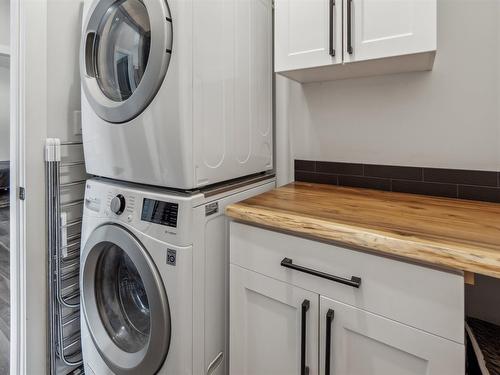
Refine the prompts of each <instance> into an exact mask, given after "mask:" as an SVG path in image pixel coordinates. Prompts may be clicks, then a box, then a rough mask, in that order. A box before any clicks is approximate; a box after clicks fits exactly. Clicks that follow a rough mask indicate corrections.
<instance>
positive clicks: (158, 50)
mask: <svg viewBox="0 0 500 375" xmlns="http://www.w3.org/2000/svg"><path fill="white" fill-rule="evenodd" d="M171 54H172V18H171V15H170V10H169V8H168V4H167V3H166V1H165V0H95V2H94V4H93V6H92V7H91V9H90V11H89V17H88V18H87V21H86V27H85V32H84V35H83V40H82V53H81V62H80V66H81V79H82V87H83V90H84V92H85V95H86V98H87V100H88V101H89V103H90V105H91V107H92V108H93V110H94V111H95V112H96V114H97V115H99V116H100V117H101V118H103V119H104V120H106V121H108V122H112V123H122V122H126V121H129V120H131V119H132V118H134V117H136V116H137V115H139V114H140V113H141V112H142V111H143V110H144V109H145V108H146V107H147V106H148V105H149V103H150V102H151V100H152V99H153V98H154V96H155V95H156V93H157V92H158V90H159V88H160V86H161V84H162V82H163V79H164V77H165V75H166V72H167V69H168V65H169V63H170V57H171Z"/></svg>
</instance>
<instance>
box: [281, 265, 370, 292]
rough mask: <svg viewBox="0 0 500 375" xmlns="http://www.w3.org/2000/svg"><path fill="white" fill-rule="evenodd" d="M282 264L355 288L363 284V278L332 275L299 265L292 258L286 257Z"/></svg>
mask: <svg viewBox="0 0 500 375" xmlns="http://www.w3.org/2000/svg"><path fill="white" fill-rule="evenodd" d="M281 265H282V266H283V267H286V268H291V269H292V270H296V271H299V272H304V273H307V274H309V275H314V276H318V277H321V278H323V279H327V280H330V281H335V282H336V283H341V284H344V285H348V286H352V287H353V288H359V287H360V285H361V278H360V277H356V276H352V277H351V278H350V279H345V278H343V277H339V276H334V275H330V274H328V273H325V272H321V271H316V270H313V269H311V268H307V267H303V266H298V265H296V264H293V260H292V259H290V258H284V259H283V260H282V261H281Z"/></svg>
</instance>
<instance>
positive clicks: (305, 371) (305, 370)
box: [300, 299, 311, 375]
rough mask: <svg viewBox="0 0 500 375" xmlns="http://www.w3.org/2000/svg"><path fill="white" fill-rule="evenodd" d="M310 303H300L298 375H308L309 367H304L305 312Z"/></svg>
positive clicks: (305, 301) (306, 301) (307, 301)
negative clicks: (300, 323)
mask: <svg viewBox="0 0 500 375" xmlns="http://www.w3.org/2000/svg"><path fill="white" fill-rule="evenodd" d="M310 305H311V303H310V302H309V300H307V299H305V300H304V302H302V327H301V335H300V375H308V374H309V367H307V366H306V333H307V332H306V331H307V310H309V306H310Z"/></svg>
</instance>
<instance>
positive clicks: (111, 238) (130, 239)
mask: <svg viewBox="0 0 500 375" xmlns="http://www.w3.org/2000/svg"><path fill="white" fill-rule="evenodd" d="M84 254H85V256H84V259H83V263H82V276H81V277H82V280H81V284H82V285H81V286H82V306H83V312H84V315H85V320H86V322H87V325H88V327H89V331H90V335H91V336H92V339H93V341H94V344H95V346H96V348H97V350H98V351H99V353H100V355H101V357H102V358H103V360H104V361H105V362H106V364H107V365H108V366H109V368H110V369H111V370H112V371H113V372H114V373H115V374H117V375H121V374H153V373H156V372H157V371H158V369H159V368H160V367H161V366H162V364H163V362H164V361H165V358H166V356H167V353H168V349H169V345H170V328H171V322H170V309H169V305H168V299H167V295H166V293H165V288H164V286H163V282H162V280H161V278H160V275H159V274H158V271H157V269H156V267H155V265H154V263H153V261H152V260H151V258H150V257H149V255H148V253H147V252H146V250H145V249H144V247H143V246H142V245H141V244H140V242H139V241H138V240H137V239H136V238H135V237H134V236H133V235H132V234H131V233H129V232H128V231H127V230H126V229H123V228H121V227H118V226H115V225H104V226H101V227H99V228H97V229H96V230H95V231H94V232H93V233H92V234H91V236H90V237H89V240H88V241H87V243H86V245H85V249H84Z"/></svg>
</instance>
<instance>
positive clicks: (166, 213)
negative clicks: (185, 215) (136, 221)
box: [141, 198, 179, 228]
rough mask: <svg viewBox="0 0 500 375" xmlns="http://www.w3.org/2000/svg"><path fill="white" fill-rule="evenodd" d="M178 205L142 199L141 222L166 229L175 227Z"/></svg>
mask: <svg viewBox="0 0 500 375" xmlns="http://www.w3.org/2000/svg"><path fill="white" fill-rule="evenodd" d="M178 213H179V205H178V204H177V203H172V202H164V201H160V200H156V199H149V198H144V199H143V203H142V213H141V220H143V221H148V222H150V223H154V224H160V225H165V226H167V227H172V228H176V227H177V215H178Z"/></svg>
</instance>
